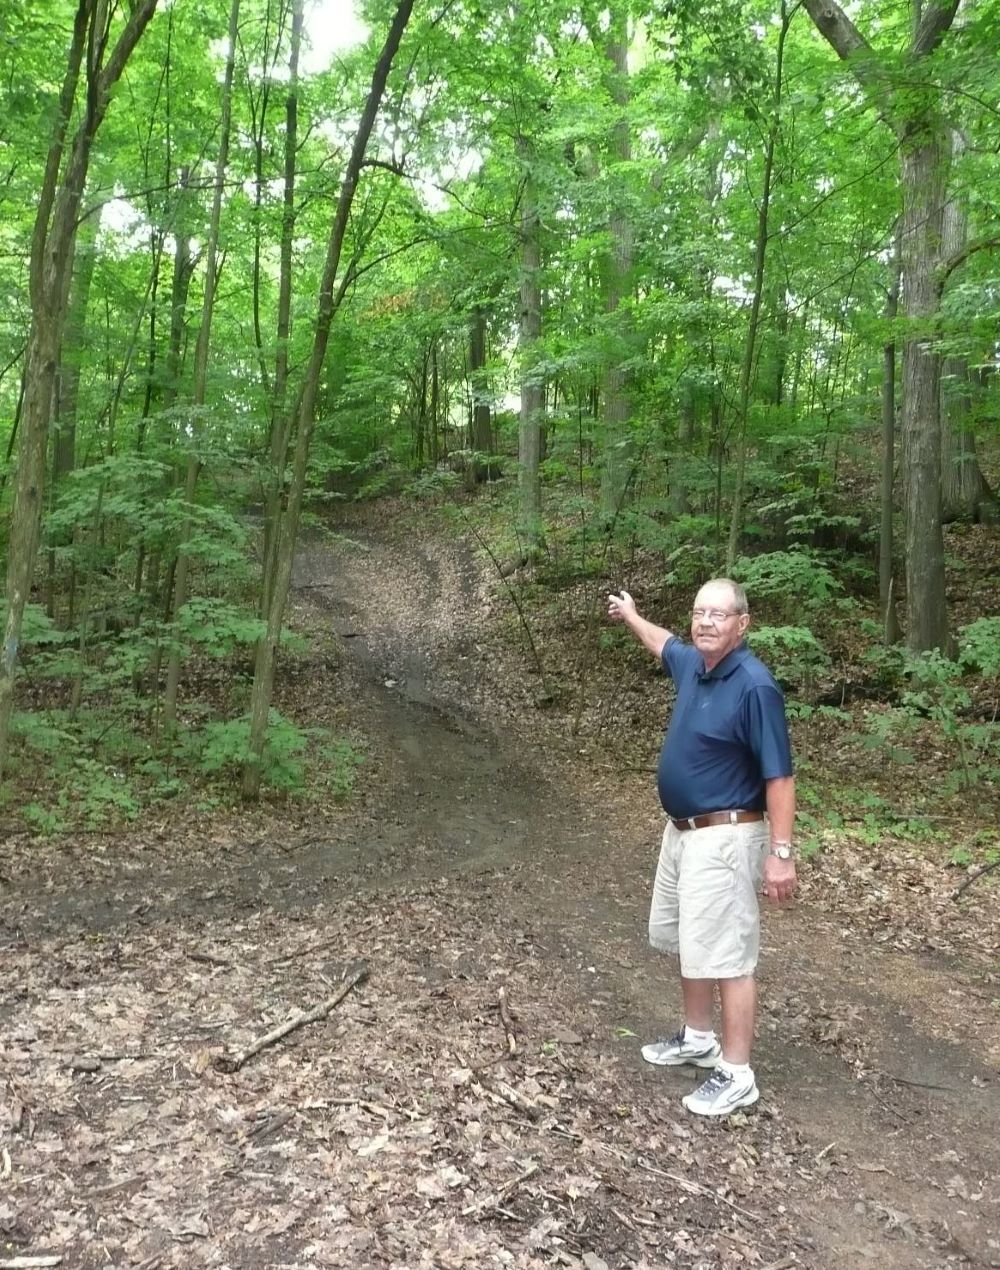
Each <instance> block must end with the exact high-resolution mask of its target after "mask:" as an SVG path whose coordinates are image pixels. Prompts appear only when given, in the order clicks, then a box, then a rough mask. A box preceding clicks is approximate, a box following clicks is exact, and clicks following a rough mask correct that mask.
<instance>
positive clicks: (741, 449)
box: [726, 0, 794, 573]
mask: <svg viewBox="0 0 1000 1270" xmlns="http://www.w3.org/2000/svg"><path fill="white" fill-rule="evenodd" d="M792 12H793V13H794V10H793V11H792ZM791 20H792V18H791V14H789V12H788V6H787V4H786V2H785V0H782V3H781V30H780V32H779V34H778V50H777V58H776V65H775V69H774V93H773V96H772V101H771V118H770V121H769V125H768V130H767V145H766V148H765V150H764V176H763V182H762V188H761V192H760V207H759V208H758V211H757V235H756V241H755V244H754V270H753V297H752V299H751V302H750V318H749V321H748V323H747V334H746V343H745V344H744V347H743V363H742V365H741V367H740V388H739V401H738V406H737V416H736V483H735V486H734V489H733V505H732V511H731V514H730V518H729V542H728V544H727V547H726V572H727V573H731V572H732V570H733V566H734V564H735V563H736V555H737V552H738V550H739V544H740V534H741V533H742V530H743V489H744V484H745V481H746V461H747V421H748V416H749V413H750V389H751V387H752V383H753V366H754V358H755V356H756V352H757V333H758V331H759V329H760V308H761V301H762V300H763V297H764V270H765V267H766V264H767V242H768V237H769V220H770V208H771V194H772V188H773V182H774V151H775V146H776V145H777V142H778V130H779V128H780V126H781V89H782V78H783V76H784V56H785V40H786V39H787V37H788V28H789V25H790V24H791Z"/></svg>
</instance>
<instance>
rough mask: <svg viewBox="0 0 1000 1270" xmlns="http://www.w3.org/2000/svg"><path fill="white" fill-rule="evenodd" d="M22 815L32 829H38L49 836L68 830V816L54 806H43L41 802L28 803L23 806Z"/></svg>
mask: <svg viewBox="0 0 1000 1270" xmlns="http://www.w3.org/2000/svg"><path fill="white" fill-rule="evenodd" d="M21 815H22V816H23V817H24V819H25V820H26V821H27V822H28V824H29V825H30V826H31V828H32V829H36V830H37V831H38V832H39V833H40V834H44V835H45V837H47V838H48V837H51V836H52V835H53V834H57V833H64V832H65V831H66V818H65V817H64V816H63V814H62V812H60V811H57V810H56V809H55V808H54V807H43V806H42V804H41V803H28V804H27V806H25V807H22V808H21Z"/></svg>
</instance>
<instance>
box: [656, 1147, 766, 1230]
mask: <svg viewBox="0 0 1000 1270" xmlns="http://www.w3.org/2000/svg"><path fill="white" fill-rule="evenodd" d="M637 1163H638V1165H639V1168H641V1169H645V1170H646V1172H647V1173H652V1174H653V1175H654V1177H665V1178H666V1179H667V1181H668V1182H675V1183H676V1184H677V1185H678V1186H679V1187H680V1188H681V1190H685V1191H689V1192H690V1193H691V1194H692V1195H705V1196H707V1197H708V1198H709V1199H714V1200H715V1201H716V1202H717V1203H719V1204H725V1205H726V1207H727V1208H731V1209H732V1210H733V1212H734V1213H739V1214H740V1216H742V1217H746V1218H747V1220H748V1221H756V1222H759V1221H761V1220H762V1218H761V1217H760V1215H759V1214H758V1213H751V1212H750V1210H749V1209H747V1208H741V1207H740V1206H739V1204H734V1203H733V1201H732V1200H731V1199H726V1197H725V1195H720V1194H718V1192H717V1191H713V1190H712V1189H711V1187H709V1186H702V1185H701V1184H700V1183H699V1182H692V1181H690V1180H689V1179H688V1178H686V1177H681V1175H680V1174H679V1173H668V1172H666V1170H664V1169H657V1168H654V1167H653V1165H652V1164H650V1163H648V1162H647V1161H646V1160H644V1159H642V1157H641V1156H640V1157H639V1160H638V1161H637Z"/></svg>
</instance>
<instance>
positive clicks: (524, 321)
mask: <svg viewBox="0 0 1000 1270" xmlns="http://www.w3.org/2000/svg"><path fill="white" fill-rule="evenodd" d="M518 148H519V151H520V154H521V159H522V162H523V164H524V168H525V181H524V192H523V194H522V196H521V317H520V325H519V331H518V345H517V347H518V356H519V360H520V365H521V407H520V415H519V419H518V440H517V457H518V494H519V500H518V502H519V507H518V511H519V516H518V520H519V524H518V531H519V533H520V535H521V540H522V542H523V544H524V549H525V552H526V554H527V555H529V556H531V555H534V554H535V553H536V552H537V551H538V549H539V547H540V546H541V542H542V486H541V474H540V471H539V466H540V463H541V452H542V413H543V411H544V409H545V389H544V385H543V384H542V383H541V382H540V381H539V379H538V376H537V371H536V370H535V365H534V363H535V360H536V358H537V355H538V342H539V340H540V339H541V337H542V290H541V283H540V280H539V274H540V272H541V267H542V252H541V242H540V229H541V226H540V223H539V217H538V207H537V205H536V198H535V187H534V181H533V179H532V173H531V163H532V160H533V158H534V154H533V151H532V147H531V143H530V142H529V141H528V140H527V139H526V138H524V137H521V138H519V140H518Z"/></svg>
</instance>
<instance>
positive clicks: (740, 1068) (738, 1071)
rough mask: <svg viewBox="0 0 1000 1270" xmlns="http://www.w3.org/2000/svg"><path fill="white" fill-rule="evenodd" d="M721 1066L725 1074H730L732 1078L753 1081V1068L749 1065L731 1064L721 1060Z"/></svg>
mask: <svg viewBox="0 0 1000 1270" xmlns="http://www.w3.org/2000/svg"><path fill="white" fill-rule="evenodd" d="M719 1066H720V1067H721V1068H722V1070H723V1071H724V1072H728V1073H729V1075H730V1076H735V1077H736V1079H737V1080H739V1081H747V1082H750V1081H752V1080H753V1068H752V1067H751V1066H750V1064H749V1063H729V1062H727V1061H726V1060H725V1059H724V1058H720V1059H719Z"/></svg>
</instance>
